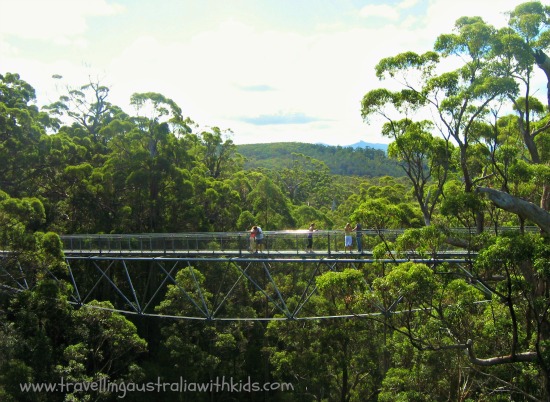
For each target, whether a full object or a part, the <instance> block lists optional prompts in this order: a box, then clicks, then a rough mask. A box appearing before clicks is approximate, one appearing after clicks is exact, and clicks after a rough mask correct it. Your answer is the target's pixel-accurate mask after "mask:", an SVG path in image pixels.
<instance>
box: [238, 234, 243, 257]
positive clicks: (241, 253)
mask: <svg viewBox="0 0 550 402" xmlns="http://www.w3.org/2000/svg"><path fill="white" fill-rule="evenodd" d="M238 243H239V257H242V256H243V244H242V235H241V234H240V233H239V240H238Z"/></svg>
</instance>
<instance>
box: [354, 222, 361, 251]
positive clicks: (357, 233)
mask: <svg viewBox="0 0 550 402" xmlns="http://www.w3.org/2000/svg"><path fill="white" fill-rule="evenodd" d="M352 230H353V231H354V232H355V241H356V242H357V252H358V253H361V254H363V242H362V238H363V232H362V231H361V224H360V223H359V222H357V223H356V224H355V227H354V228H353V229H352Z"/></svg>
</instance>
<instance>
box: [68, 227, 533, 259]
mask: <svg viewBox="0 0 550 402" xmlns="http://www.w3.org/2000/svg"><path fill="white" fill-rule="evenodd" d="M531 229H532V228H529V230H531ZM502 230H518V228H502ZM403 231H404V229H395V230H384V231H383V235H384V237H385V238H386V239H388V240H390V241H391V240H394V239H395V238H396V237H397V236H398V235H399V234H401V233H403ZM453 231H456V232H457V235H459V236H461V235H462V236H463V235H465V234H467V233H468V229H453ZM379 234H380V233H379V232H378V231H375V230H370V229H367V230H363V236H364V238H363V244H364V245H365V246H367V247H368V242H369V240H368V237H369V236H378V235H379ZM307 237H308V231H307V230H285V231H264V241H263V243H264V244H263V252H264V253H270V254H276V253H280V252H285V253H287V254H288V253H289V252H293V253H296V254H300V253H304V251H305V249H306V244H307ZM353 238H354V239H353V249H354V250H356V247H357V246H356V239H355V234H354V235H353ZM61 240H62V241H63V245H64V249H65V251H66V252H71V253H86V254H91V253H94V254H107V253H132V254H137V253H147V254H170V253H173V254H175V253H178V254H182V253H201V254H207V253H219V252H226V253H228V254H236V255H242V254H247V253H249V252H251V251H255V250H249V247H250V237H249V233H248V232H185V233H143V234H75V235H62V236H61ZM313 244H314V250H317V251H319V252H325V253H329V254H330V253H332V252H343V251H344V231H343V230H325V231H323V230H320V231H317V232H314V233H313Z"/></svg>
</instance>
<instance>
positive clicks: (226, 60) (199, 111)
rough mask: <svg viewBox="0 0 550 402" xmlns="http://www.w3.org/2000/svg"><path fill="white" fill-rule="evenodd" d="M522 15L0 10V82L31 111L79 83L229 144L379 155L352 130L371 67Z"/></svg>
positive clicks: (216, 4) (439, 6) (249, 7)
mask: <svg viewBox="0 0 550 402" xmlns="http://www.w3.org/2000/svg"><path fill="white" fill-rule="evenodd" d="M523 2H525V0H498V1H494V0H461V1H455V0H395V1H394V0H0V10H1V12H0V74H5V73H6V72H10V73H18V74H19V75H20V76H21V78H22V79H23V80H25V81H26V82H28V83H29V84H30V85H31V86H33V87H34V88H35V90H36V94H37V102H36V103H37V105H38V106H42V105H45V104H48V103H51V102H54V101H56V100H57V99H58V98H59V96H60V95H62V94H63V93H64V91H65V90H66V88H68V87H70V88H76V87H80V86H82V85H85V84H87V83H88V82H89V81H90V80H92V81H95V82H99V83H101V84H102V85H105V86H107V87H109V88H110V93H109V98H108V100H109V101H110V102H111V103H113V104H115V105H118V106H120V107H122V109H124V110H125V111H126V112H127V113H129V114H133V112H134V110H133V109H132V108H131V106H129V100H130V96H131V95H132V94H133V93H143V92H157V93H160V94H162V95H164V96H165V97H167V98H170V99H172V100H174V101H175V102H176V103H177V104H178V105H179V106H180V107H181V109H182V110H183V114H184V116H187V117H190V118H191V119H192V120H193V121H194V122H195V123H196V124H197V128H196V131H199V132H200V131H202V130H208V128H209V127H219V128H220V129H221V130H222V131H224V133H226V134H227V135H228V136H229V138H231V139H232V140H233V142H235V143H236V144H256V143H266V142H288V141H296V142H306V143H323V144H327V145H341V146H346V145H350V144H354V143H356V142H358V141H366V142H370V143H388V142H389V139H387V138H384V137H383V136H382V135H381V134H380V125H379V124H377V123H376V122H371V123H370V124H367V123H365V122H364V121H363V120H362V118H361V112H360V102H361V99H362V97H363V95H364V94H365V93H367V92H368V91H370V90H372V89H375V88H380V87H384V86H385V82H380V81H379V80H378V79H377V78H376V76H375V70H374V67H375V65H376V64H377V63H378V62H379V61H380V60H381V59H382V58H384V57H389V56H393V55H396V54H398V53H401V52H404V51H414V52H417V53H423V52H425V51H428V50H432V48H433V44H434V42H435V39H436V38H437V36H438V35H440V34H443V33H451V32H452V29H453V25H454V22H455V21H456V20H457V19H458V18H459V17H462V16H481V17H482V18H483V19H484V20H485V21H486V22H488V23H490V24H493V25H494V26H495V27H502V26H505V25H506V22H507V16H506V14H505V12H506V11H511V10H513V9H514V7H515V6H517V5H518V4H521V3H523ZM54 75H60V76H62V77H63V79H61V80H59V79H54V78H52V77H53V76H54Z"/></svg>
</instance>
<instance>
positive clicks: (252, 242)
mask: <svg viewBox="0 0 550 402" xmlns="http://www.w3.org/2000/svg"><path fill="white" fill-rule="evenodd" d="M256 229H257V226H252V229H250V244H249V247H248V251H250V252H251V253H253V252H254V249H255V248H256V232H257V231H256Z"/></svg>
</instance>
